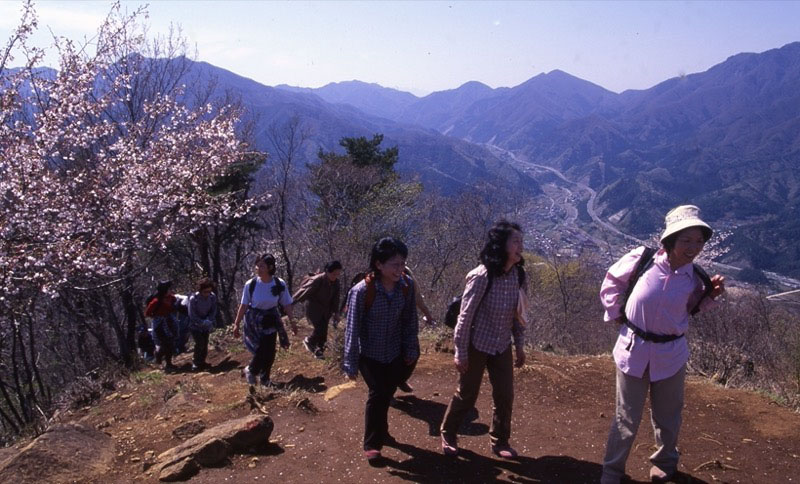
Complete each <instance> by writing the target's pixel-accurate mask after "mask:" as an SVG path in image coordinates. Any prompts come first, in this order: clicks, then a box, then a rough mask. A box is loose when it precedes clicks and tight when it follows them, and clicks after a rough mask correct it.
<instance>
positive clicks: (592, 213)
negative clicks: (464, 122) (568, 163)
mask: <svg viewBox="0 0 800 484" xmlns="http://www.w3.org/2000/svg"><path fill="white" fill-rule="evenodd" d="M486 146H487V148H489V149H491V150H492V151H494V152H495V153H496V154H500V155H501V156H505V157H507V158H509V159H510V160H511V161H512V164H513V165H516V166H517V167H518V168H521V169H523V170H526V171H527V170H530V169H536V170H545V171H549V172H551V173H552V174H554V175H555V176H556V177H558V178H559V179H560V180H561V181H563V182H564V183H565V184H567V185H571V186H574V187H576V188H577V189H578V190H579V191H584V192H587V193H588V194H589V200H588V201H587V202H586V212H587V213H588V214H589V217H591V218H592V221H593V222H594V223H595V224H596V225H597V226H599V227H601V228H602V229H604V230H606V231H608V232H611V233H612V234H614V235H616V236H618V237H622V238H623V239H625V240H627V241H629V242H633V243H636V244H644V241H643V240H641V239H638V238H636V237H634V236H632V235H629V234H626V233H624V232H621V231H620V230H619V229H617V228H616V227H614V226H613V225H611V224H610V223H608V222H607V221H605V220H603V219H601V218H600V217H599V216H598V215H597V212H596V210H595V205H594V204H595V200H596V199H597V192H596V191H595V190H594V189H592V188H591V187H590V186H588V185H586V184H583V183H580V182H576V181H573V180H570V179H569V178H567V177H566V176H564V174H563V173H561V172H560V171H559V170H557V169H556V168H553V167H552V166H545V165H540V164H538V163H532V162H530V161H527V160H524V159H522V158H520V157H519V156H517V155H516V154H515V153H513V152H511V151H508V150H505V149H503V148H500V147H499V146H494V145H486ZM562 188H563V189H565V190H567V191H569V189H568V188H566V187H562ZM570 193H571V191H570ZM570 198H571V197H570V196H569V195H568V196H567V197H565V200H564V206H565V207H567V206H568V205H569V203H568V202H569V199H570ZM574 210H575V214H576V215H575V217H574V218H573V219H572V222H575V219H576V218H577V212H578V210H577V207H574ZM592 240H593V241H594V242H595V243H597V242H598V241H597V240H596V239H595V238H592ZM604 243H606V242H604ZM598 245H600V244H598Z"/></svg>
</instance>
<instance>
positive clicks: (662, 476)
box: [650, 466, 675, 482]
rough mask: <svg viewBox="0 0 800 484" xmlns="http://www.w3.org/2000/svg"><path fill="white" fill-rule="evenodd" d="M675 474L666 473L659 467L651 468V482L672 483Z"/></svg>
mask: <svg viewBox="0 0 800 484" xmlns="http://www.w3.org/2000/svg"><path fill="white" fill-rule="evenodd" d="M673 477H675V472H666V471H664V470H662V469H661V468H659V467H657V466H653V467H651V468H650V482H670V481H671V480H672V478H673Z"/></svg>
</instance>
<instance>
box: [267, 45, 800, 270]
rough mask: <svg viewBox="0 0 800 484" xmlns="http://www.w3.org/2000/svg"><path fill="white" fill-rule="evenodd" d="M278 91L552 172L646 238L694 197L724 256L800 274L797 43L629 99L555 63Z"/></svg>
mask: <svg viewBox="0 0 800 484" xmlns="http://www.w3.org/2000/svg"><path fill="white" fill-rule="evenodd" d="M280 88H281V89H284V90H287V91H292V92H296V93H297V92H302V93H304V94H306V95H316V96H318V97H319V98H320V99H322V100H324V101H325V102H327V103H329V104H330V105H332V106H343V105H348V106H352V107H353V108H356V109H358V110H359V111H360V112H362V113H364V114H366V115H372V116H376V117H382V118H384V119H386V120H389V121H393V122H394V123H397V125H402V126H418V127H420V128H428V129H431V130H435V131H436V132H438V133H440V134H441V135H446V136H447V137H448V138H454V139H458V140H463V141H468V142H470V143H474V144H477V145H485V144H489V145H495V146H497V147H500V148H502V149H505V150H509V151H512V152H514V153H516V154H518V155H520V156H522V157H524V158H525V159H527V160H529V161H532V162H535V163H540V164H543V165H549V166H552V167H554V168H557V169H559V170H561V171H562V172H563V173H564V174H565V175H567V176H568V177H569V178H570V179H573V180H576V181H581V182H584V183H586V184H587V185H589V186H591V187H592V188H593V189H595V190H596V191H597V192H598V198H597V209H598V210H597V211H598V213H599V214H600V215H601V216H602V217H604V218H608V217H613V220H614V221H615V223H616V224H617V225H618V226H619V228H620V229H622V230H624V231H627V232H629V233H632V234H634V235H637V236H640V237H644V236H647V235H649V234H651V233H652V232H653V231H654V230H657V229H658V228H660V227H661V226H662V224H663V216H664V214H665V213H666V212H667V211H668V210H669V208H671V207H673V206H675V205H678V204H682V203H694V204H696V205H699V206H700V207H701V208H702V209H703V213H704V216H705V217H706V218H708V219H709V221H710V222H712V224H713V223H716V224H717V226H719V227H721V228H725V229H729V230H730V232H731V235H730V236H729V237H728V238H727V239H726V240H725V242H724V245H726V246H728V247H729V252H728V254H726V255H725V256H724V258H723V259H724V260H726V261H727V262H735V263H737V264H739V265H743V266H746V267H755V268H758V269H764V270H770V271H776V272H779V273H784V274H790V275H793V276H795V277H797V276H800V177H798V166H797V165H798V162H800V42H794V43H791V44H787V45H785V46H783V47H781V48H778V49H772V50H769V51H766V52H763V53H757V54H756V53H742V54H737V55H734V56H732V57H730V58H728V59H727V60H725V61H724V62H722V63H720V64H718V65H715V66H713V67H711V68H710V69H708V70H707V71H705V72H701V73H696V74H690V75H686V76H680V77H675V78H672V79H668V80H665V81H664V82H661V83H659V84H657V85H655V86H653V87H651V88H649V89H644V90H629V91H624V92H622V93H614V92H612V91H608V90H606V89H604V88H602V87H600V86H597V85H595V84H592V83H590V82H588V81H585V80H582V79H579V78H577V77H574V76H571V75H569V74H567V73H565V72H562V71H559V70H555V71H552V72H549V73H543V74H540V75H538V76H535V77H533V78H531V79H529V80H528V81H526V82H524V83H522V84H520V85H518V86H515V87H511V88H498V89H492V88H491V87H489V86H486V85H484V84H481V83H479V82H474V81H473V82H468V83H466V84H464V85H462V86H460V87H459V88H457V89H453V90H448V91H441V92H435V93H432V94H430V95H428V96H425V97H422V98H417V97H415V96H413V95H411V94H409V93H404V92H401V91H396V90H393V89H389V88H385V87H381V86H379V85H377V84H367V83H363V82H360V81H350V82H341V83H333V84H329V85H327V86H324V87H321V88H317V89H299V88H289V87H288V86H281V87H280ZM402 152H403V150H402V147H401V158H402ZM476 174H477V172H474V173H470V176H473V175H476ZM525 182H526V181H523V182H522V183H525Z"/></svg>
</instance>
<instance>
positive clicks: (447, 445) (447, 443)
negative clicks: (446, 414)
mask: <svg viewBox="0 0 800 484" xmlns="http://www.w3.org/2000/svg"><path fill="white" fill-rule="evenodd" d="M442 452H443V453H444V455H458V444H456V439H455V438H453V437H450V438H448V437H446V436H445V435H444V434H442Z"/></svg>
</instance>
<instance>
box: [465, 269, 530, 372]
mask: <svg viewBox="0 0 800 484" xmlns="http://www.w3.org/2000/svg"><path fill="white" fill-rule="evenodd" d="M518 277H519V276H518V274H517V269H516V268H513V269H512V270H510V271H508V272H507V273H505V274H503V275H501V276H497V277H494V278H493V281H492V287H491V289H490V290H489V293H488V294H485V295H484V293H485V292H486V286H487V285H488V284H489V273H488V271H487V270H486V267H485V266H484V265H483V264H481V265H479V266H478V267H476V268H475V269H473V270H471V271H470V272H469V274H467V284H466V287H465V288H464V296H463V297H462V299H461V312H460V313H459V314H458V323H456V328H455V344H456V354H455V359H456V360H457V361H466V360H467V350H468V349H469V345H470V343H472V345H473V346H474V347H475V349H477V350H479V351H483V352H484V353H488V354H490V355H496V354H499V353H502V352H503V351H505V350H506V348H508V345H510V344H511V337H512V335H513V337H514V346H516V348H517V351H520V350H522V348H523V345H524V343H525V328H524V327H523V326H522V325H521V324H520V323H519V321H517V318H516V312H517V300H518V299H519V278H518Z"/></svg>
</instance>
